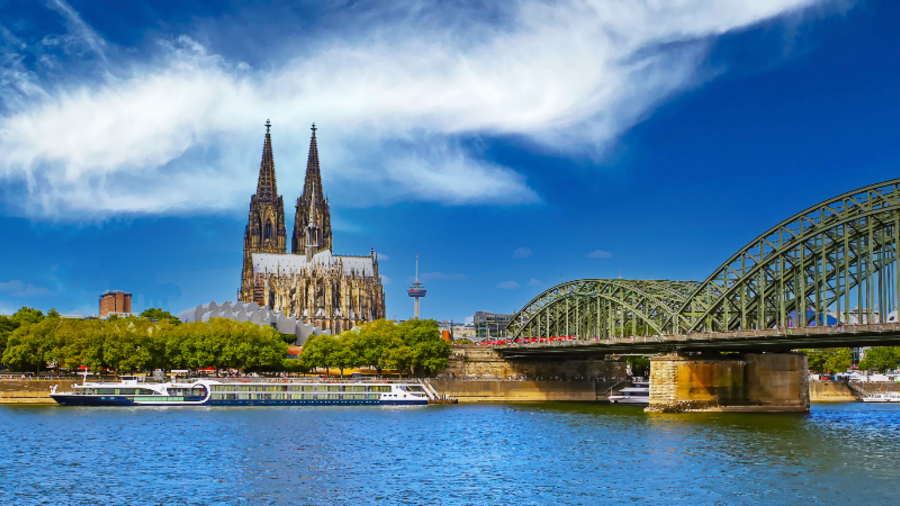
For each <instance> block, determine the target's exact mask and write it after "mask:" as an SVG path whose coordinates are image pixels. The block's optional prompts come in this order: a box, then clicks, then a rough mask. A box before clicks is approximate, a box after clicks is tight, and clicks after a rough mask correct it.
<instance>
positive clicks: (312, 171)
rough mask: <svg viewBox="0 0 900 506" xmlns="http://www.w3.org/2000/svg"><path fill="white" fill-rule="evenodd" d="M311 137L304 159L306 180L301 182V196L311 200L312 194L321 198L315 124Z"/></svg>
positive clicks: (320, 176)
mask: <svg viewBox="0 0 900 506" xmlns="http://www.w3.org/2000/svg"><path fill="white" fill-rule="evenodd" d="M310 130H312V139H311V140H310V141H309V158H308V159H307V161H306V180H305V181H304V182H303V196H304V197H306V200H307V202H313V199H314V197H313V195H315V196H317V198H318V199H321V198H322V195H324V193H323V192H322V173H321V172H320V170H319V148H318V146H317V145H316V124H315V123H313V124H312V128H311V129H310Z"/></svg>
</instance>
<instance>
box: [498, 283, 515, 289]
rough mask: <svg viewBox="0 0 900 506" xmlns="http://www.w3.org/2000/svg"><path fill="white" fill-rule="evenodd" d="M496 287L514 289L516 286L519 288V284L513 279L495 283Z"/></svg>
mask: <svg viewBox="0 0 900 506" xmlns="http://www.w3.org/2000/svg"><path fill="white" fill-rule="evenodd" d="M497 288H500V289H502V290H515V289H516V288H519V284H518V283H516V282H515V281H504V282H502V283H500V284H499V285H497Z"/></svg>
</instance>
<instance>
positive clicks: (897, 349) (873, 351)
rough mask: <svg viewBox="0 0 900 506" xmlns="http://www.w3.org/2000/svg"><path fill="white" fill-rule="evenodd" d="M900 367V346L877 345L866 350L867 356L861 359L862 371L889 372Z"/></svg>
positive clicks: (860, 367) (860, 366)
mask: <svg viewBox="0 0 900 506" xmlns="http://www.w3.org/2000/svg"><path fill="white" fill-rule="evenodd" d="M897 367H900V346H876V347H873V348H869V349H868V350H866V356H865V357H863V359H862V360H860V361H859V369H860V370H862V371H876V372H881V373H884V372H888V371H890V370H893V369H896V368H897Z"/></svg>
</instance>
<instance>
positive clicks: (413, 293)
mask: <svg viewBox="0 0 900 506" xmlns="http://www.w3.org/2000/svg"><path fill="white" fill-rule="evenodd" d="M407 293H408V294H409V296H410V297H412V298H414V299H416V320H418V319H419V299H421V298H422V297H424V296H425V286H424V285H422V283H419V254H418V253H416V282H415V283H413V284H411V285H409V291H408V292H407Z"/></svg>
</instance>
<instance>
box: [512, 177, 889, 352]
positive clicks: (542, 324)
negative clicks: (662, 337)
mask: <svg viewBox="0 0 900 506" xmlns="http://www.w3.org/2000/svg"><path fill="white" fill-rule="evenodd" d="M898 252H900V179H893V180H890V181H885V182H883V183H878V184H874V185H870V186H866V187H864V188H860V189H858V190H854V191H851V192H847V193H844V194H842V195H839V196H837V197H834V198H832V199H829V200H826V201H824V202H821V203H819V204H817V205H815V206H812V207H810V208H808V209H806V210H804V211H802V212H800V213H798V214H796V215H794V216H792V217H790V218H788V219H786V220H784V221H782V222H781V223H779V224H778V225H776V226H775V227H772V228H771V229H769V230H767V231H766V232H765V233H763V234H762V235H760V236H759V237H757V238H756V239H754V240H753V241H751V242H750V243H749V244H747V245H746V246H745V247H744V248H742V249H741V250H739V251H738V252H737V253H735V254H734V255H732V256H731V258H729V259H728V260H727V261H726V262H725V263H723V264H722V265H721V266H720V267H719V268H718V269H716V271H714V272H713V274H711V275H710V276H709V277H707V278H706V279H705V280H704V281H702V282H699V283H698V282H695V281H664V280H623V279H582V280H575V281H569V282H566V283H562V284H560V285H557V286H554V287H552V288H550V289H549V290H546V291H544V292H543V293H541V294H540V295H538V296H537V297H535V298H534V299H533V300H532V301H531V302H529V303H528V304H526V305H525V306H524V307H523V308H522V310H520V311H519V312H518V313H516V314H515V315H514V316H513V318H512V321H511V322H510V324H509V326H508V327H507V332H506V336H507V337H508V338H512V339H518V338H522V337H545V336H551V335H557V336H558V335H577V336H579V337H588V338H590V337H597V338H604V337H610V336H611V335H612V334H613V333H614V332H615V331H616V330H617V329H618V328H624V327H625V324H626V323H630V324H631V325H632V329H634V328H635V327H636V325H637V324H638V322H640V324H641V325H642V326H645V327H646V328H649V329H650V330H651V331H652V332H654V333H658V334H680V333H692V332H726V331H733V330H750V329H764V328H772V327H775V326H778V327H787V326H791V325H795V326H799V327H803V326H806V325H807V323H808V320H809V317H808V316H807V315H809V314H810V313H812V314H814V315H816V316H815V320H816V321H822V320H824V319H825V318H826V316H825V315H827V314H828V313H829V312H832V313H834V314H836V315H837V320H838V322H839V323H851V322H852V320H854V317H853V313H852V311H851V307H852V306H856V307H857V310H856V318H855V319H856V321H857V322H861V323H865V322H869V323H871V322H875V321H876V320H877V319H876V318H875V315H874V312H875V308H876V307H877V308H878V311H879V312H880V313H881V315H882V316H881V321H884V320H885V318H884V316H885V315H886V314H887V313H888V312H889V311H890V310H891V309H896V308H897V307H898V304H900V265H898V261H897V260H898ZM863 310H865V314H863ZM792 312H793V313H794V314H795V315H796V316H795V317H794V318H792V317H791V313H792ZM793 320H797V321H793ZM819 324H820V325H821V323H819Z"/></svg>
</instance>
